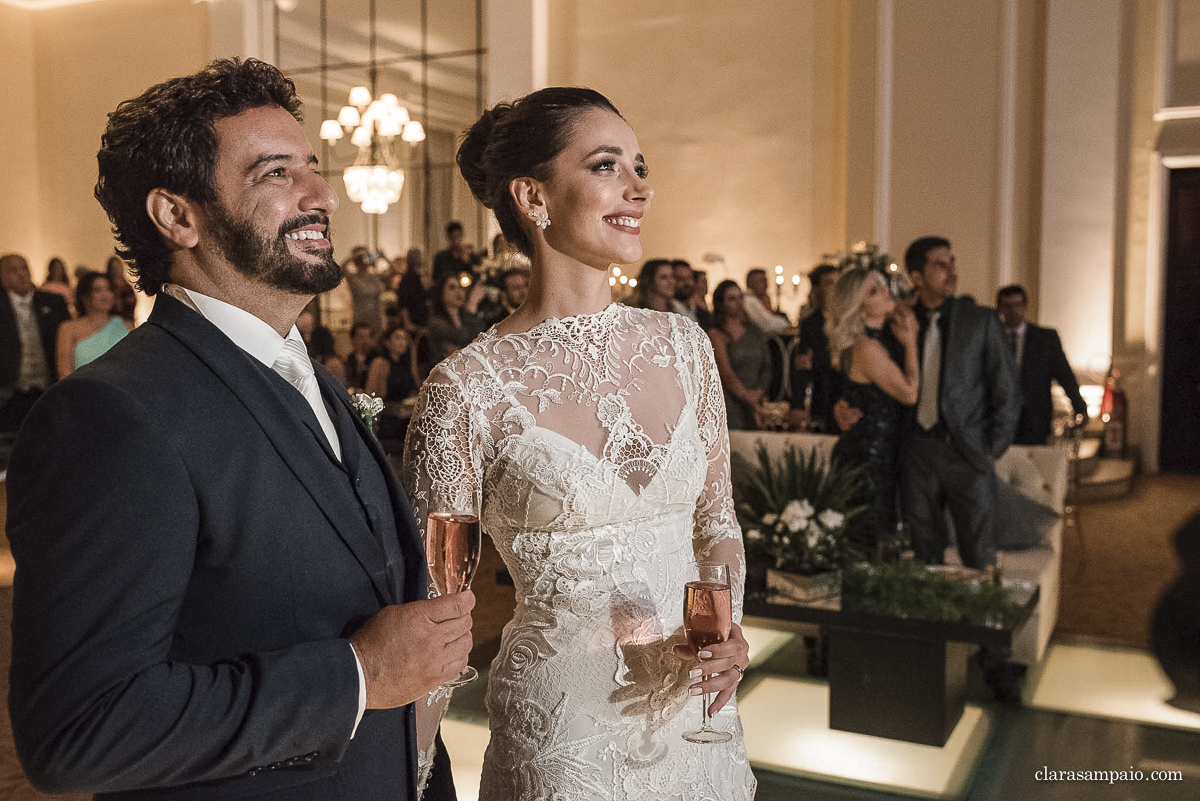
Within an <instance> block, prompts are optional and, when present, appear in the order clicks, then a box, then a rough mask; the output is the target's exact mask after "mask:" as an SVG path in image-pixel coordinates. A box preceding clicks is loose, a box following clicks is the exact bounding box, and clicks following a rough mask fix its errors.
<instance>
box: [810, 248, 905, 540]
mask: <svg viewBox="0 0 1200 801" xmlns="http://www.w3.org/2000/svg"><path fill="white" fill-rule="evenodd" d="M889 319H890V320H891V328H892V331H893V332H894V333H895V334H896V338H897V339H898V340H899V341H900V342H902V343H903V345H904V357H903V359H902V361H901V363H899V364H897V362H895V361H893V360H892V356H891V354H890V353H888V349H887V346H886V345H885V344H884V343H883V341H882V340H883V327H884V324H885V323H886V322H887V321H888V320H889ZM826 333H827V334H828V343H829V349H830V353H831V355H832V359H833V366H834V367H836V368H838V369H840V370H841V371H842V372H843V373H844V374H845V376H846V381H845V384H844V392H845V400H846V401H847V403H849V404H850V405H851V406H853V407H854V408H856V409H859V410H861V411H862V413H863V414H862V417H861V418H859V420H858V421H857V422H856V423H855V424H854V425H853V426H852V427H850V428H849V429H848V430H846V431H843V432H842V433H841V435H840V436H839V437H838V441H837V444H836V445H835V446H834V448H833V458H834V459H837V460H838V461H839V462H841V463H843V464H846V465H849V466H851V467H857V468H861V469H862V471H863V472H862V484H861V485H860V488H859V492H858V495H857V497H856V498H855V502H856V503H860V504H864V505H865V506H866V507H867V509H866V512H865V513H864V514H862V515H859V517H858V518H856V519H855V521H854V524H853V526H852V529H851V535H852V539H853V541H854V542H855V544H856V545H857V546H858V548H859V549H860V550H861V551H862V552H863V553H864V554H866V555H868V556H870V555H874V554H875V552H876V547H877V545H881V544H884V543H888V542H889V541H890V540H891V538H892V536H893V535H894V534H895V532H896V530H897V525H896V524H897V521H898V519H899V516H898V511H897V488H898V486H899V478H900V446H901V437H902V434H903V424H904V422H905V416H904V410H903V406H911V405H912V404H914V403H916V401H917V389H918V387H919V385H920V381H921V376H920V368H919V363H918V358H917V320H916V317H915V316H914V315H913V313H912V311H911V310H910V309H909V308H908V307H907V306H905V305H903V304H898V303H896V302H895V300H894V299H893V298H892V295H891V293H890V292H889V291H888V287H887V284H886V283H885V282H884V279H883V276H882V275H881V274H880V273H879V272H877V271H875V270H871V269H869V268H866V267H853V268H851V269H849V270H846V271H845V272H843V273H842V274H841V276H840V277H838V279H837V283H836V284H835V285H834V288H833V291H832V293H831V296H830V298H829V315H828V320H827V322H826Z"/></svg>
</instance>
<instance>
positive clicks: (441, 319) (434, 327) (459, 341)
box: [429, 274, 486, 364]
mask: <svg viewBox="0 0 1200 801" xmlns="http://www.w3.org/2000/svg"><path fill="white" fill-rule="evenodd" d="M438 290H439V291H438V292H437V294H435V295H434V296H433V304H432V306H433V313H432V314H431V315H430V317H429V349H430V352H431V354H432V358H433V362H434V363H435V364H436V363H437V362H440V361H441V360H442V359H444V358H446V357H447V356H450V355H451V354H453V353H454V352H455V351H456V350H458V349H459V348H461V347H464V346H466V345H468V344H470V342H471V340H473V339H474V338H475V337H477V336H479V334H480V333H481V332H482V331H483V330H484V328H486V326H485V325H484V322H483V320H482V319H480V317H479V301H480V300H481V299H482V298H483V284H481V283H479V282H476V283H475V284H473V285H472V286H471V291H470V294H469V295H468V293H467V288H466V287H465V286H463V283H462V279H461V278H460V276H458V275H457V274H456V275H449V276H446V278H444V279H443V280H442V283H441V285H440V286H439V287H438Z"/></svg>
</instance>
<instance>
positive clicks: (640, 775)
mask: <svg viewBox="0 0 1200 801" xmlns="http://www.w3.org/2000/svg"><path fill="white" fill-rule="evenodd" d="M403 472H404V483H405V486H406V489H407V490H408V491H409V493H410V498H411V500H412V502H413V504H414V507H415V512H416V514H417V519H418V520H419V521H423V520H424V514H425V511H426V510H427V509H428V505H429V502H430V500H431V499H432V498H434V497H440V496H454V495H456V494H461V493H468V492H478V493H479V494H480V497H481V500H482V504H481V517H482V522H483V527H484V530H485V531H486V532H487V533H488V534H489V535H490V536H491V538H492V540H493V541H494V542H495V544H496V547H497V549H498V551H499V553H500V556H501V558H503V559H504V561H505V563H506V565H507V567H508V569H509V572H510V573H511V574H512V577H513V580H514V583H515V585H516V592H517V606H516V612H515V616H514V618H513V621H512V623H510V624H509V626H508V627H506V629H505V632H504V636H503V638H502V641H501V646H500V653H499V656H497V658H496V660H495V662H494V663H493V665H492V669H491V672H490V676H489V681H488V689H487V702H488V709H489V715H490V718H491V721H492V722H491V728H492V738H491V742H490V744H489V746H488V751H487V754H486V756H485V764H484V774H483V785H482V788H481V797H485V798H494V799H523V798H540V797H547V798H549V797H551V795H552V794H555V793H557V794H558V796H559V797H562V798H579V797H586V798H612V799H643V798H686V799H689V800H690V799H713V801H716V799H721V800H722V801H725V800H726V799H743V798H746V799H748V798H752V797H753V790H754V779H753V776H752V775H751V773H750V770H749V765H748V762H747V760H746V753H745V748H744V746H743V743H742V738H741V724H740V721H739V719H738V716H737V710H736V705H734V704H730V705H727V706H726V707H725V709H723V710H722V711H721V713H719V714H718V715H717V717H716V725H717V726H718V727H724V728H727V729H728V730H730V731H734V732H736V733H737V735H738V736H736V737H735V738H734V740H733V741H732V742H731V743H729V744H727V745H719V746H711V745H709V746H696V745H692V744H689V743H686V742H685V741H684V740H683V739H682V738H681V736H680V735H681V733H682V732H683V731H684V730H686V729H688V728H694V726H695V724H696V722H697V721H698V720H699V717H700V706H699V703H700V702H699V700H698V699H693V698H690V697H689V696H688V694H687V689H686V688H687V685H688V683H689V682H688V678H687V675H686V670H685V667H686V666H685V663H684V662H682V661H681V660H680V659H678V658H677V657H676V656H675V655H674V653H673V652H672V649H673V647H674V646H675V645H676V644H679V643H681V642H683V632H682V624H683V610H682V594H683V586H684V584H685V583H686V582H687V581H688V580H689V579H690V578H692V577H693V571H694V565H693V562H694V561H695V560H696V559H697V558H706V559H715V560H720V561H725V562H728V563H729V564H730V568H731V573H733V574H734V584H735V586H736V588H737V591H736V592H735V596H736V602H735V606H736V608H735V615H736V617H737V619H740V616H741V585H742V574H743V571H744V560H743V556H742V546H741V537H740V531H739V530H738V526H737V522H736V519H735V518H734V513H733V503H732V499H731V497H730V491H729V490H730V484H729V439H728V432H727V431H726V428H725V412H724V403H723V400H722V395H721V388H720V380H719V378H718V377H717V373H716V365H715V362H714V360H713V356H712V349H711V347H710V345H709V343H708V338H707V337H706V336H704V334H703V333H702V332H701V331H700V329H699V328H698V327H697V326H696V325H695V324H694V323H692V322H691V321H689V320H687V319H686V318H684V317H682V316H680V315H674V314H668V313H662V312H654V311H648V310H642V309H631V308H627V307H624V306H620V305H617V304H613V305H612V306H610V307H608V308H607V309H605V310H604V311H603V312H600V313H597V314H591V315H581V316H579V317H572V318H564V319H552V320H547V321H545V322H543V323H541V324H539V325H537V326H535V327H534V328H532V329H531V330H529V331H527V332H523V333H520V334H509V335H497V334H496V333H495V332H494V331H492V332H488V333H485V334H484V335H482V336H481V337H480V338H479V339H477V340H476V341H475V342H474V343H472V344H471V345H469V346H468V347H466V348H464V349H463V350H462V351H460V352H459V353H457V354H456V355H455V356H453V357H451V358H450V359H448V360H446V361H445V362H443V363H442V364H440V365H439V366H438V367H437V368H436V369H435V370H434V371H433V373H432V374H431V375H430V378H429V380H427V381H426V383H425V385H424V386H423V387H422V390H421V396H420V399H419V401H418V404H417V410H416V413H415V415H414V417H413V420H412V423H411V424H410V429H409V436H408V441H407V445H406V448H405V462H404V471H403Z"/></svg>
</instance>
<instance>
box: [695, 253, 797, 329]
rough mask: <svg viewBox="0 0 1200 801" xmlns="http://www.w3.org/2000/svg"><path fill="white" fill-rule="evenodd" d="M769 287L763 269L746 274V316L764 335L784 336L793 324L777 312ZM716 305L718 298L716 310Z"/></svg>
mask: <svg viewBox="0 0 1200 801" xmlns="http://www.w3.org/2000/svg"><path fill="white" fill-rule="evenodd" d="M768 286H769V284H768V283H767V271H766V270H764V269H763V268H761V267H755V268H754V269H752V270H750V272H748V273H746V294H745V304H746V316H747V317H749V318H750V322H752V323H754V324H755V325H756V326H758V328H759V329H760V330H761V331H763V332H764V333H767V334H782V333H783V332H784V331H786V330H787V329H788V326H789V325H791V323H789V322H788V318H787V315H786V314H784V313H782V312H777V311H775V306H774V304H772V303H771V295H770V293H769V292H768V291H767V289H768ZM716 305H717V301H716V298H713V308H714V309H715V308H716Z"/></svg>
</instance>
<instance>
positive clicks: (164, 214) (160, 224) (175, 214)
mask: <svg viewBox="0 0 1200 801" xmlns="http://www.w3.org/2000/svg"><path fill="white" fill-rule="evenodd" d="M146 214H147V215H149V217H150V221H151V222H153V223H154V227H155V228H157V229H158V232H159V233H160V234H162V236H163V238H164V239H165V240H166V241H167V245H168V247H170V248H171V249H172V250H187V249H190V248H194V247H195V246H196V245H197V244H198V243H199V242H200V228H199V222H200V220H199V216H200V215H199V206H197V205H196V203H194V202H193V201H191V200H189V199H188V198H186V197H184V196H183V195H179V194H176V193H174V192H168V191H167V190H166V189H161V188H159V189H151V190H150V194H148V195H146Z"/></svg>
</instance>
